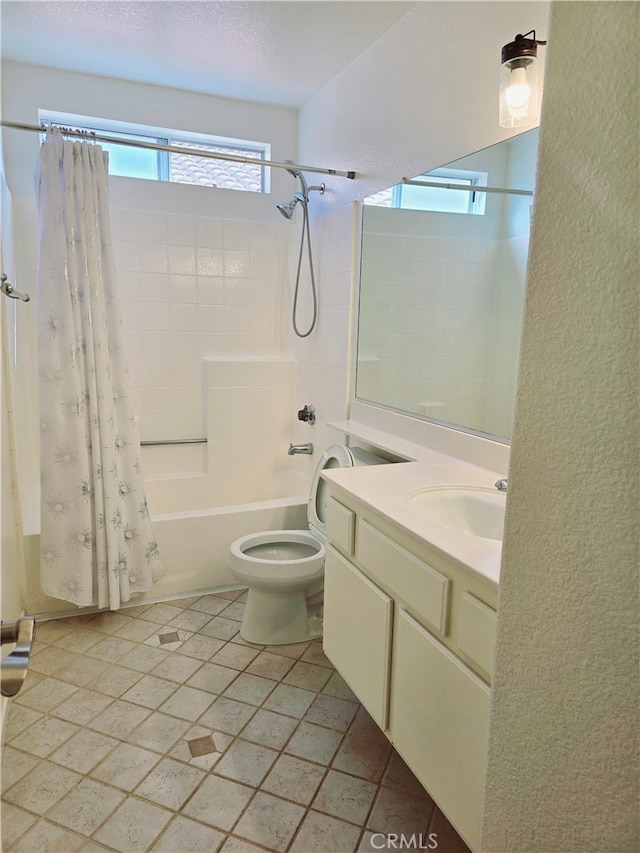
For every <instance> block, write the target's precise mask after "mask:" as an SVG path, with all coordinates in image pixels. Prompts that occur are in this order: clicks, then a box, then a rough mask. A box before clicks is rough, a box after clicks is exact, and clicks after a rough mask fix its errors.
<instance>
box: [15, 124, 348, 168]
mask: <svg viewBox="0 0 640 853" xmlns="http://www.w3.org/2000/svg"><path fill="white" fill-rule="evenodd" d="M0 125H1V126H2V127H8V128H11V129H12V130H31V131H35V132H37V133H46V132H47V127H46V126H44V125H38V124H20V123H19V122H15V121H0ZM53 126H54V127H58V126H59V125H53ZM63 132H64V135H65V136H79V137H81V138H82V139H87V138H89V139H92V140H95V141H96V142H111V143H113V144H114V145H129V146H130V147H131V148H150V149H152V150H154V151H169V152H170V153H171V154H188V155H189V156H191V157H207V158H210V159H211V160H231V161H232V162H233V163H249V164H251V165H253V166H255V165H256V163H259V164H260V165H261V166H272V167H274V168H276V169H289V170H291V169H295V170H296V171H298V172H318V173H319V174H321V175H335V176H336V177H339V178H350V179H351V180H353V179H354V178H355V176H356V173H355V172H341V171H339V170H338V169H321V168H320V167H318V166H299V165H298V164H297V163H276V162H275V161H273V160H255V159H254V158H253V157H242V156H241V155H239V154H220V153H218V152H217V151H200V150H198V149H196V148H186V147H185V148H183V147H182V146H180V147H178V146H176V145H162V144H161V143H160V142H142V141H138V140H133V139H116V138H115V137H113V136H102V135H100V134H97V133H93V132H90V131H86V130H72V129H71V128H67V127H64V128H63Z"/></svg>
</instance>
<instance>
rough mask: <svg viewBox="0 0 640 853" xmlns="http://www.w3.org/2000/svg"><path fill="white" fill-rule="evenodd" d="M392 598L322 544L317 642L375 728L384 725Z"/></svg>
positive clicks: (387, 705)
mask: <svg viewBox="0 0 640 853" xmlns="http://www.w3.org/2000/svg"><path fill="white" fill-rule="evenodd" d="M392 613H393V601H392V599H391V598H389V596H388V595H385V593H384V592H382V590H380V589H379V588H378V587H377V586H376V585H375V584H373V583H372V582H371V581H370V580H369V579H368V578H367V577H365V576H364V575H363V574H362V572H360V571H358V569H356V568H355V567H354V566H352V565H351V563H349V561H348V560H345V558H344V557H342V556H341V555H340V554H339V553H338V552H337V551H336V550H335V549H334V548H332V547H331V546H330V545H328V546H327V550H326V556H325V564H324V623H323V641H322V642H323V646H324V651H325V654H326V655H327V657H328V658H329V660H330V661H331V662H332V663H333V664H334V666H335V667H336V669H337V670H338V672H339V673H340V675H341V676H342V677H343V678H344V680H345V681H346V682H347V684H348V685H349V687H351V689H352V690H353V692H354V693H355V694H356V696H357V697H358V699H360V701H361V702H362V704H363V705H364V706H365V708H366V709H367V711H368V712H369V713H370V714H371V716H372V717H373V719H374V720H375V721H376V723H377V724H378V725H379V726H380V728H381V729H386V728H387V725H388V707H389V702H388V695H389V664H390V656H391V619H392Z"/></svg>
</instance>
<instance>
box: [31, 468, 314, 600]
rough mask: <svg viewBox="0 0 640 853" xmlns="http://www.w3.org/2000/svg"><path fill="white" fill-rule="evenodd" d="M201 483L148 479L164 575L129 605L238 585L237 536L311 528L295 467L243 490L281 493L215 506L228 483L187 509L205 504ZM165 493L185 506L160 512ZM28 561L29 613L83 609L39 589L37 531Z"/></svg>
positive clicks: (304, 484) (303, 484)
mask: <svg viewBox="0 0 640 853" xmlns="http://www.w3.org/2000/svg"><path fill="white" fill-rule="evenodd" d="M197 483H198V480H197V479H195V478H192V477H186V478H184V477H183V478H180V477H176V478H175V479H171V478H169V479H168V480H167V479H165V480H156V481H153V480H150V481H149V482H148V483H145V488H146V489H147V498H148V502H149V506H150V509H151V521H152V524H153V531H154V534H155V537H156V540H157V542H158V549H159V552H160V557H161V559H162V564H163V567H164V575H163V577H162V578H161V579H160V580H159V581H158V582H157V583H155V584H154V585H153V587H152V588H151V589H150V590H149V591H148V592H146V593H143V594H141V595H138V596H136V597H135V598H132V599H131V601H130V604H131V605H135V604H140V603H142V602H144V601H157V600H159V599H162V598H166V597H173V598H176V597H184V596H190V595H196V594H198V593H205V592H211V591H212V590H215V589H219V588H224V587H229V586H234V585H236V583H237V582H236V581H235V579H234V578H233V576H232V575H231V573H230V571H229V569H228V568H227V552H228V550H229V546H230V545H231V543H232V542H233V541H234V539H237V538H238V537H240V536H246V535H247V534H249V533H254V532H256V531H260V530H285V529H292V530H296V529H304V528H306V527H307V495H308V491H309V479H308V478H307V477H306V476H304V475H301V473H300V472H298V471H296V470H291V469H290V470H289V471H282V472H280V474H279V476H275V477H272V478H269V479H267V480H265V479H259V480H258V481H257V482H256V481H253V483H252V481H251V480H245V485H244V491H245V493H251V494H253V495H255V496H257V497H258V498H263V497H264V496H265V495H268V494H269V493H271V494H273V493H274V492H275V493H276V494H278V493H279V494H281V495H282V496H281V497H277V498H273V497H271V498H268V499H259V500H254V501H253V502H247V503H235V504H232V505H230V506H216V505H213V504H214V502H216V501H217V502H220V501H221V500H223V498H224V493H225V489H224V488H219V489H218V490H217V493H215V492H214V493H213V494H211V495H210V496H209V499H210V501H211V504H212V505H210V506H209V507H206V506H205V508H191V509H186V507H188V506H191V507H194V506H195V507H197V506H198V504H200V506H202V503H203V502H204V501H205V499H206V495H205V493H204V492H203V491H202V490H201V489H198V488H195V489H194V485H197ZM220 485H222V484H220ZM163 494H164V496H170V498H171V499H170V500H169V501H168V503H169V506H170V507H173V506H176V505H177V506H181V507H183V509H181V511H179V512H159V511H158V508H159V507H161V506H162V504H161V503H160V499H161V498H162V496H163ZM25 561H26V567H27V570H26V577H25V579H24V584H23V588H24V592H25V604H26V612H27V613H31V614H34V615H40V614H42V615H47V616H55V615H58V616H61V615H68V614H69V613H78V612H79V611H78V610H77V609H75V608H73V605H71V604H69V603H68V602H64V601H58V600H56V599H53V598H48V597H47V596H44V595H43V594H42V592H41V591H40V567H39V562H40V535H39V533H31V534H29V535H27V536H25ZM125 606H126V605H125Z"/></svg>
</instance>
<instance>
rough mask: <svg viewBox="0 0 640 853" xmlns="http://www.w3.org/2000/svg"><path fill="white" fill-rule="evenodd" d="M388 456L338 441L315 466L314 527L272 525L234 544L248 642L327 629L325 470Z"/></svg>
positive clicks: (299, 637) (306, 636)
mask: <svg viewBox="0 0 640 853" xmlns="http://www.w3.org/2000/svg"><path fill="white" fill-rule="evenodd" d="M384 461H385V460H383V459H379V458H378V457H376V456H374V455H373V454H370V453H367V452H366V451H361V450H359V449H358V448H353V449H351V448H347V447H345V446H344V445H341V444H334V445H332V446H331V447H329V448H327V450H325V451H324V453H323V454H322V457H321V459H320V461H319V462H318V465H317V467H316V470H315V474H314V476H313V480H312V482H311V489H310V493H309V501H308V505H307V518H308V521H309V530H267V531H263V532H260V533H251V534H249V535H248V536H242V537H241V538H240V539H236V540H235V542H233V543H232V545H231V547H230V549H229V556H228V565H229V569H230V570H231V573H232V574H233V576H234V577H235V578H236V579H237V580H238V581H239V582H240V583H242V584H243V585H245V586H247V587H248V588H249V593H248V596H247V603H246V605H245V610H244V615H243V618H242V626H241V628H240V636H241V637H242V638H243V639H244V640H246V641H247V642H249V643H257V644H260V645H269V646H272V645H282V644H286V643H301V642H303V641H305V640H311V639H313V638H314V637H319V636H321V635H322V594H323V588H324V546H325V521H326V507H327V494H326V483H325V481H324V480H323V479H322V477H321V476H320V475H321V473H322V471H324V470H326V469H328V468H351V467H353V466H354V465H368V464H378V463H381V462H384Z"/></svg>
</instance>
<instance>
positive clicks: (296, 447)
mask: <svg viewBox="0 0 640 853" xmlns="http://www.w3.org/2000/svg"><path fill="white" fill-rule="evenodd" d="M287 453H288V454H289V456H295V455H296V453H306V454H307V455H309V456H311V455H312V453H313V444H311V442H309V444H290V445H289V450H288V451H287Z"/></svg>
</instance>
